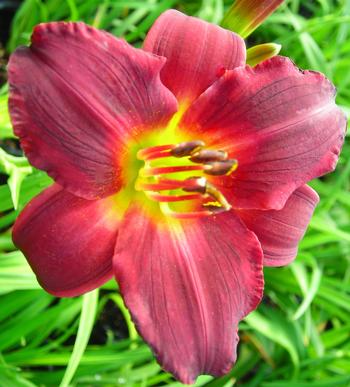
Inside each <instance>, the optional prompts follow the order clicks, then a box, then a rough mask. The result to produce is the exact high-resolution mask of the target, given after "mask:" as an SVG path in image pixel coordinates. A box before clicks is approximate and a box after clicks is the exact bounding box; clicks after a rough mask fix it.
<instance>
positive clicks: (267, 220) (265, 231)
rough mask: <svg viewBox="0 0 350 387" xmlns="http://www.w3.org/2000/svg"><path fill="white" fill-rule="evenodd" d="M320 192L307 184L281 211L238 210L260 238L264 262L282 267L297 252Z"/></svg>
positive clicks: (267, 264)
mask: <svg viewBox="0 0 350 387" xmlns="http://www.w3.org/2000/svg"><path fill="white" fill-rule="evenodd" d="M318 201H319V197H318V195H317V193H316V192H315V191H314V190H313V189H312V188H310V187H308V186H307V185H304V186H302V187H300V188H298V189H297V190H296V191H294V192H293V193H292V195H291V196H290V197H289V199H288V200H287V202H286V204H285V206H284V207H283V208H282V210H279V211H276V210H269V211H259V210H239V211H237V214H238V215H239V217H240V218H241V219H242V220H243V222H244V223H245V224H246V226H247V227H248V228H249V229H250V230H251V231H253V232H254V233H255V234H256V236H257V237H258V239H259V241H260V243H261V246H262V248H263V251H264V265H266V266H283V265H287V264H288V263H290V262H292V261H293V260H294V258H295V257H296V255H297V252H298V243H299V242H300V240H301V239H302V238H303V236H304V234H305V231H306V228H307V226H308V225H309V222H310V219H311V217H312V214H313V212H314V209H315V207H316V205H317V203H318Z"/></svg>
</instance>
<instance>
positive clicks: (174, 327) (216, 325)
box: [114, 205, 263, 383]
mask: <svg viewBox="0 0 350 387" xmlns="http://www.w3.org/2000/svg"><path fill="white" fill-rule="evenodd" d="M114 270H115V275H116V278H117V281H118V282H119V285H120V289H121V292H122V294H123V297H124V300H125V303H126V305H127V307H128V308H129V309H130V311H131V314H132V317H133V320H134V322H135V323H136V326H137V328H138V330H139V332H140V334H141V335H142V336H143V338H144V339H145V340H146V341H147V342H148V343H149V344H150V345H151V346H152V348H153V350H154V352H155V354H156V356H157V358H158V360H159V362H160V363H161V364H162V366H163V367H164V368H165V369H166V370H168V371H170V372H172V373H173V374H174V375H175V376H176V377H177V378H178V379H179V380H181V381H182V382H183V383H192V382H193V381H194V380H195V378H196V377H197V376H198V375H199V374H211V375H216V376H219V375H222V374H224V373H226V372H228V371H229V369H230V368H231V366H232V364H233V363H234V362H235V359H236V346H237V342H238V336H237V329H238V322H239V320H241V319H242V318H243V317H244V316H246V315H247V314H248V313H249V312H250V311H252V310H253V309H255V308H256V306H257V305H258V303H259V301H260V299H261V296H262V291H263V275H262V251H261V248H260V244H259V243H258V241H257V239H256V237H255V235H254V234H253V233H252V232H250V231H248V230H247V228H246V227H245V226H244V225H243V223H241V222H240V221H239V219H238V218H237V217H236V216H235V214H234V213H227V214H222V215H219V216H217V217H212V218H205V219H203V218H202V219H201V220H197V221H187V222H183V223H180V222H178V223H176V222H175V221H174V220H169V218H168V219H164V221H163V222H162V221H160V220H159V222H158V223H157V224H156V223H155V219H152V218H151V217H150V216H149V215H148V213H147V212H146V211H145V210H144V209H141V208H140V207H138V206H137V205H134V206H133V207H131V209H129V210H128V212H127V213H126V215H125V218H124V221H123V223H122V225H121V227H120V234H119V237H118V242H117V247H116V253H115V257H114Z"/></svg>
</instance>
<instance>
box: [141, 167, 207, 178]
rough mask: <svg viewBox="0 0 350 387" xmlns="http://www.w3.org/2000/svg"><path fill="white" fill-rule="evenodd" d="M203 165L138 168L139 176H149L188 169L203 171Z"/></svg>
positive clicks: (186, 170)
mask: <svg viewBox="0 0 350 387" xmlns="http://www.w3.org/2000/svg"><path fill="white" fill-rule="evenodd" d="M204 169H205V166H203V165H179V166H175V167H154V168H149V167H146V168H142V169H140V176H142V177H150V176H156V175H166V174H168V173H178V172H188V171H203V170H204Z"/></svg>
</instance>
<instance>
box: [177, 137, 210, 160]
mask: <svg viewBox="0 0 350 387" xmlns="http://www.w3.org/2000/svg"><path fill="white" fill-rule="evenodd" d="M204 146H205V143H204V142H203V141H200V140H195V141H187V142H181V143H180V144H177V145H176V146H175V147H174V148H173V149H171V151H170V154H171V155H172V156H174V157H185V156H190V155H191V154H192V153H193V152H196V151H198V150H199V149H201V148H203V147H204Z"/></svg>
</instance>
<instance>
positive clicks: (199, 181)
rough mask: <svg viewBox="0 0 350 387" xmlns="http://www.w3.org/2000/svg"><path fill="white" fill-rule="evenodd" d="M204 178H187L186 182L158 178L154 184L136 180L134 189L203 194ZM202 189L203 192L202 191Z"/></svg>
mask: <svg viewBox="0 0 350 387" xmlns="http://www.w3.org/2000/svg"><path fill="white" fill-rule="evenodd" d="M205 184H206V179H205V177H201V178H189V179H186V180H175V179H166V178H163V177H160V178H158V179H157V182H156V183H144V182H143V181H142V180H140V179H139V180H137V182H136V185H135V189H136V190H137V191H166V190H167V191H168V190H174V189H182V190H184V191H186V190H187V192H199V193H204V192H205ZM203 188H204V191H203Z"/></svg>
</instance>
